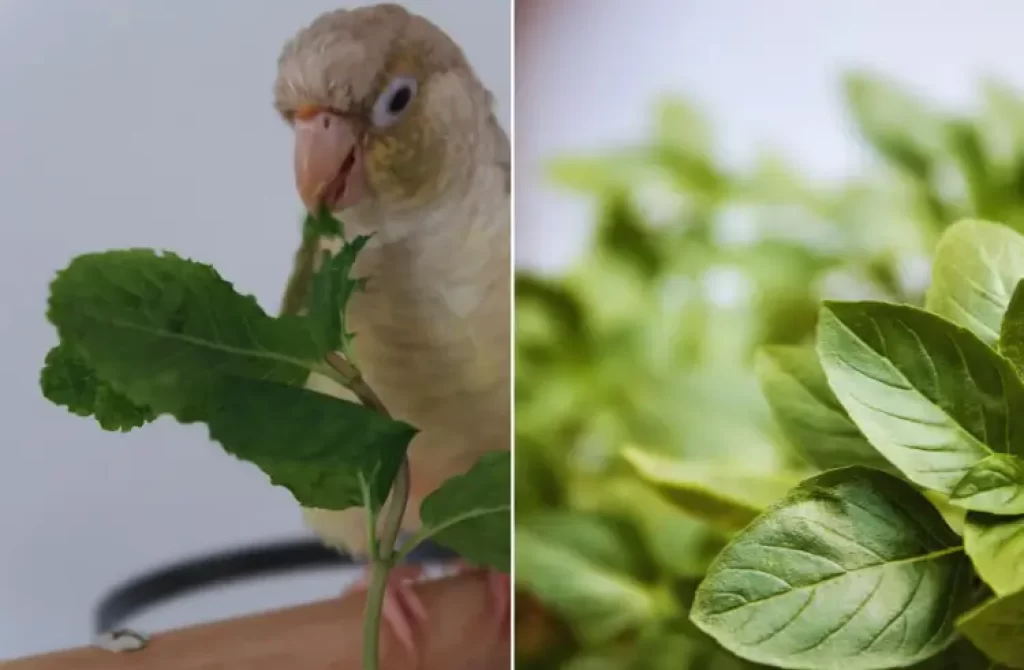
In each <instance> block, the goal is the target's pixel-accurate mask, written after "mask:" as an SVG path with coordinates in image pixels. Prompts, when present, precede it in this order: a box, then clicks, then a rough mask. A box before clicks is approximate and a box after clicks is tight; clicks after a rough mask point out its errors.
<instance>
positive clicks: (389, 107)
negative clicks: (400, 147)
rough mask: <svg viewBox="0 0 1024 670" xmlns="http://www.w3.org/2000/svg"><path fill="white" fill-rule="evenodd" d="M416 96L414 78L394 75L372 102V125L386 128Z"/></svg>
mask: <svg viewBox="0 0 1024 670" xmlns="http://www.w3.org/2000/svg"><path fill="white" fill-rule="evenodd" d="M414 97H416V80H415V79H413V78H412V77H395V78H394V79H392V80H391V82H390V83H388V85H387V86H386V87H385V88H384V91H383V92H382V93H381V94H380V96H379V97H378V98H377V102H375V103H373V111H372V118H371V119H370V120H371V121H372V122H373V125H375V126H377V127H378V128H386V127H387V126H390V125H391V124H393V123H394V122H395V121H397V120H398V119H399V117H400V116H401V115H402V112H404V111H405V110H406V109H407V108H408V107H409V103H411V102H412V99H413V98H414Z"/></svg>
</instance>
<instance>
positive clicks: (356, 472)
mask: <svg viewBox="0 0 1024 670" xmlns="http://www.w3.org/2000/svg"><path fill="white" fill-rule="evenodd" d="M207 421H208V423H209V428H210V437H211V438H212V439H214V440H216V441H217V442H220V443H221V444H222V445H223V446H224V449H225V450H227V451H228V452H229V453H231V454H234V455H235V456H237V457H239V458H241V459H244V460H247V461H250V462H252V463H255V464H256V465H257V466H258V467H259V468H260V469H261V470H263V471H264V472H265V473H267V475H268V476H269V477H270V479H271V481H272V482H273V483H274V484H277V485H280V486H283V487H285V488H287V489H288V490H289V491H291V492H292V494H293V495H294V496H295V498H296V499H297V500H298V501H299V503H300V504H302V505H303V506H304V507H316V508H321V509H333V510H340V509H345V508H347V507H361V506H363V495H362V488H361V485H360V478H363V479H364V480H365V481H367V482H368V483H369V484H370V495H371V504H372V505H373V506H374V508H375V509H379V508H380V505H381V504H383V502H384V500H385V499H386V498H387V494H388V492H389V491H390V490H391V485H392V483H393V482H394V480H395V476H396V475H397V473H398V468H399V466H400V465H401V463H402V459H404V458H405V452H406V450H407V449H408V446H409V442H410V441H411V440H412V438H413V437H414V436H415V435H416V429H414V428H413V427H412V426H409V425H408V424H405V423H401V422H398V421H393V420H391V419H388V418H386V417H384V416H382V415H380V414H378V413H376V412H374V411H373V410H370V409H368V408H365V407H363V406H362V405H357V404H355V403H350V402H346V401H343V400H339V399H337V398H333V397H331V396H327V395H323V394H320V393H316V392H315V391H310V390H307V389H303V388H295V387H290V386H283V385H281V384H276V383H272V382H265V381H260V380H255V379H245V378H234V377H227V378H225V379H223V380H222V381H221V382H220V383H219V384H218V385H217V388H216V392H215V393H214V395H213V400H212V402H211V404H210V409H209V418H208V420H207Z"/></svg>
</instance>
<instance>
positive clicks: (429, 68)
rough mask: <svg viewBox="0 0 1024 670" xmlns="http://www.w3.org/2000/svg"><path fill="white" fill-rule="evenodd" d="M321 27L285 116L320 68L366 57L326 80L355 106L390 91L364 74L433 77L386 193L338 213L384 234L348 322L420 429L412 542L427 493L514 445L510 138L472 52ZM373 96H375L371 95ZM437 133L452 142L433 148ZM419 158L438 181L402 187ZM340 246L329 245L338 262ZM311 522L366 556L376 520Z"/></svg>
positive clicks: (409, 29) (313, 383) (310, 518)
mask: <svg viewBox="0 0 1024 670" xmlns="http://www.w3.org/2000/svg"><path fill="white" fill-rule="evenodd" d="M360 11H362V12H364V13H363V14H359V12H360ZM373 11H376V12H378V13H377V14H376V15H373V14H370V12H373ZM374 19H375V20H374ZM318 22H319V23H317V22H314V24H313V25H312V26H311V27H310V28H308V29H307V30H306V31H304V32H303V33H300V34H299V36H297V37H296V39H295V40H293V41H292V42H291V43H289V45H288V46H286V48H285V52H284V54H283V55H282V62H281V74H280V75H279V78H278V82H277V85H276V87H275V91H276V93H277V103H278V108H279V109H281V110H282V112H283V113H285V114H286V115H287V110H288V108H289V107H290V106H297V105H301V104H305V103H306V102H307V101H308V100H309V99H310V98H311V97H316V95H317V94H318V92H317V91H316V90H315V88H310V86H311V85H310V84H309V82H310V81H316V80H317V77H316V74H315V69H316V68H317V67H319V68H321V70H322V72H324V73H326V72H332V73H336V74H335V75H334V76H336V77H342V76H344V75H343V74H341V73H343V72H344V68H343V67H342V66H340V65H339V62H345V61H346V59H348V58H351V57H352V54H353V53H356V54H358V62H357V61H347V62H348V63H349V66H350V67H351V68H359V74H358V76H356V77H354V78H352V79H351V80H345V81H337V82H336V81H331V80H329V79H328V80H326V81H327V83H326V84H325V86H326V88H327V89H332V90H334V91H335V92H336V93H335V94H336V95H340V96H344V97H346V99H347V100H350V101H358V100H359V99H360V98H361V97H372V96H373V94H374V90H373V88H374V84H373V83H372V82H374V81H379V80H380V77H377V75H376V73H366V72H364V71H363V70H362V68H365V67H381V68H385V69H386V68H387V67H388V64H389V63H394V62H407V61H408V60H409V59H412V58H419V60H418V61H417V63H419V64H421V65H422V66H423V68H424V75H423V83H422V84H421V86H420V91H419V96H420V98H421V100H420V101H419V104H420V107H419V111H418V112H417V114H416V117H415V118H414V119H410V121H409V123H410V124H412V123H413V122H415V123H416V124H417V127H410V128H406V129H405V130H403V133H404V135H396V136H391V137H384V138H381V140H380V143H379V147H378V148H376V149H375V148H373V147H368V148H367V152H368V154H367V155H368V158H367V162H368V166H367V172H368V174H369V176H370V178H371V188H373V189H374V197H371V198H368V199H366V200H365V201H363V202H360V203H359V204H358V205H356V206H355V207H352V208H350V209H347V210H345V211H341V212H338V213H337V215H338V216H339V218H340V219H341V220H342V221H343V222H344V225H345V230H346V234H347V235H348V236H349V237H351V236H353V235H357V234H372V235H373V237H372V239H371V241H370V243H369V244H368V245H367V247H366V249H365V250H364V251H363V253H362V255H361V256H360V258H359V261H358V263H357V265H356V268H355V272H354V274H355V275H356V276H366V277H368V278H369V281H368V283H367V287H366V291H365V292H362V293H358V294H357V295H356V296H355V297H354V298H353V300H352V303H351V305H350V308H349V312H348V319H349V324H350V328H349V329H350V330H351V331H353V332H355V333H356V338H355V342H354V355H355V359H356V363H357V364H358V365H359V367H360V368H361V370H362V371H363V374H364V376H365V378H366V380H367V382H368V383H369V384H370V386H371V387H372V388H373V389H374V391H375V392H376V393H377V395H378V396H380V398H381V400H382V401H383V403H384V404H385V406H386V407H387V408H388V410H389V411H390V412H391V413H392V415H393V416H394V417H395V418H398V419H401V420H404V421H406V422H408V423H410V424H412V425H413V426H415V427H416V428H417V429H419V431H420V433H419V434H418V435H417V436H416V438H415V439H414V440H413V442H412V444H411V446H410V449H409V464H410V473H411V497H410V501H409V505H408V507H407V510H406V515H405V518H404V521H403V529H405V530H407V531H412V530H415V529H416V528H418V527H419V514H418V508H419V504H420V502H421V501H422V499H423V498H424V497H425V496H427V495H429V494H430V493H431V492H433V491H434V490H436V489H437V488H438V487H439V486H440V485H441V484H442V483H443V482H444V481H445V480H446V479H447V478H449V477H451V476H453V475H456V474H459V473H462V472H465V471H466V470H468V469H469V468H470V467H471V466H472V465H473V464H474V463H475V462H476V460H477V459H478V458H479V457H480V456H481V455H482V454H483V453H484V452H486V451H489V450H502V449H509V448H510V447H511V434H510V419H511V415H510V412H511V408H510V401H511V398H510V383H511V380H510V364H511V353H510V325H511V324H510V307H511V304H510V302H511V298H510V293H511V284H510V282H511V254H510V249H511V221H510V203H509V179H510V172H509V169H510V165H509V159H510V156H509V143H508V138H507V136H506V135H505V133H504V131H503V130H502V129H501V127H500V126H499V124H498V123H497V121H496V119H495V117H494V115H493V111H492V109H491V106H492V99H491V96H490V94H489V93H488V92H487V91H486V89H484V87H483V86H482V85H481V84H480V83H479V81H478V80H477V79H476V77H475V75H474V74H473V73H472V70H471V69H470V68H469V66H468V65H466V64H465V62H464V61H463V60H462V57H461V52H459V51H458V49H457V48H456V47H454V45H452V44H451V43H450V41H447V38H446V37H445V36H444V35H443V33H441V32H440V30H439V29H437V28H436V27H434V26H432V25H431V24H429V23H427V22H426V21H425V20H423V19H420V18H419V17H415V16H413V15H410V14H407V13H405V11H404V10H397V9H396V8H395V7H393V6H383V7H377V8H372V9H370V10H357V11H354V12H335V13H332V14H331V15H328V16H327V17H322V18H321V19H318ZM330 30H333V31H334V32H330ZM345 36H347V41H346V39H345ZM423 44H427V45H428V46H427V47H426V48H423ZM324 45H328V46H324ZM404 45H411V46H410V47H409V48H408V49H406V47H405V46H404ZM410 50H411V51H410ZM319 80H320V81H325V78H324V77H320V79H319ZM356 81H360V82H364V83H363V84H358V85H357V84H354V83H353V82H356ZM359 86H365V87H366V88H367V91H366V92H365V94H364V95H362V96H361V92H360V90H359ZM338 91H341V92H342V93H337V92H338ZM323 95H329V92H328V91H326V90H325V91H324V92H323ZM335 104H338V103H337V102H336V103H335ZM353 104H354V103H353ZM403 138H404V139H403ZM437 138H442V139H443V144H436V143H434V142H431V141H430V140H432V139H435V140H436V139H437ZM417 142H418V143H419V144H418V145H417V144H416V143H417ZM409 143H411V144H413V145H416V146H415V147H413V148H412V149H410V148H409ZM416 147H418V149H417V148H416ZM417 150H418V151H419V154H420V157H421V158H422V160H424V161H428V162H432V163H433V169H432V170H430V176H429V179H423V180H422V181H421V182H420V183H417V184H414V185H412V186H410V184H408V183H404V184H403V183H402V182H401V181H400V174H401V171H400V170H397V169H392V170H391V171H390V172H389V166H388V163H387V161H388V160H389V158H391V157H393V156H394V155H395V154H396V153H402V152H403V151H405V152H407V151H417ZM371 160H376V161H377V163H370V161H371ZM374 179H376V181H374ZM339 247H340V245H339V244H337V243H335V244H329V243H325V244H324V248H327V249H329V250H331V251H332V252H337V250H338V248H339ZM307 386H308V387H309V388H312V389H314V390H317V391H320V392H323V393H328V394H331V395H335V396H338V397H344V398H347V399H351V400H354V396H353V395H352V394H351V393H350V392H349V391H347V390H346V389H344V388H342V387H340V386H338V385H337V384H336V383H334V382H332V381H331V380H329V379H327V378H325V377H320V376H314V377H312V378H311V379H310V380H309V382H308V384H307ZM303 513H304V517H305V520H306V522H307V523H308V524H309V525H310V526H311V527H312V528H313V529H314V530H315V531H316V532H317V533H318V535H319V536H320V537H321V538H322V539H323V540H324V541H325V542H326V543H328V544H330V545H332V546H334V547H337V548H339V549H344V550H348V551H350V552H353V553H357V554H365V552H366V550H367V546H366V517H365V514H364V511H363V510H362V509H350V510H344V511H340V512H338V511H330V510H320V509H305V510H304V511H303Z"/></svg>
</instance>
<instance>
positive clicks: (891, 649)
mask: <svg viewBox="0 0 1024 670" xmlns="http://www.w3.org/2000/svg"><path fill="white" fill-rule="evenodd" d="M959 539H960V538H959V537H957V535H956V534H955V533H953V532H952V531H951V530H950V529H949V528H948V527H947V526H946V524H945V522H944V521H943V520H942V517H941V516H940V515H939V514H938V512H936V511H935V509H934V508H933V507H932V506H931V505H930V504H929V503H928V502H927V501H926V500H925V499H924V498H923V497H922V496H921V494H919V493H918V492H917V491H915V490H914V488H913V487H912V486H911V485H910V484H908V483H907V482H904V481H903V480H901V479H898V478H896V477H894V476H892V475H889V474H886V473H884V472H880V471H877V470H872V469H869V468H864V467H860V466H854V467H849V468H842V469H838V470H830V471H828V472H825V473H822V474H820V475H817V476H815V477H812V478H810V479H808V480H806V481H804V482H803V483H802V484H800V485H799V486H798V487H797V488H796V489H794V490H793V491H792V492H791V493H790V494H789V495H788V496H786V498H785V499H784V500H782V501H781V502H779V503H778V504H776V505H774V506H773V507H772V508H770V509H769V510H768V511H767V512H765V513H764V514H763V515H761V516H760V517H759V518H758V519H757V520H756V521H754V522H753V523H752V524H751V525H750V526H749V527H748V528H747V529H746V530H744V531H743V532H742V533H741V534H740V535H738V536H737V537H736V538H735V539H734V540H733V541H732V542H730V543H729V545H728V546H727V547H726V548H725V549H724V550H723V551H722V553H720V554H719V555H718V558H717V559H716V560H715V562H714V563H713V564H712V565H711V568H710V569H709V570H708V574H707V577H706V578H705V579H704V581H703V582H702V583H701V585H700V586H699V587H698V589H697V594H696V598H695V600H694V604H693V610H692V614H691V617H692V619H693V621H694V623H695V624H697V626H698V627H699V628H701V629H702V630H703V631H704V632H706V633H708V634H709V635H711V636H712V637H714V638H715V639H716V640H717V641H718V642H719V643H720V644H721V645H722V646H723V647H725V648H726V649H728V650H730V651H732V652H733V653H734V654H736V655H738V656H741V657H743V658H746V659H748V660H751V661H754V662H757V663H764V664H766V665H770V666H773V667H779V668H790V669H793V670H821V669H822V668H843V669H844V670H882V669H883V668H893V667H904V666H907V665H911V664H913V663H916V662H919V661H923V660H925V659H927V658H930V657H931V656H933V655H935V654H937V653H939V652H940V651H942V650H943V649H944V648H946V647H947V646H948V645H949V644H950V643H952V642H953V641H954V639H955V637H956V636H955V630H954V627H953V619H954V617H955V616H956V615H957V614H959V613H960V612H961V611H963V609H965V608H966V607H967V606H968V605H967V601H968V598H969V595H970V587H971V578H972V576H971V570H970V561H969V560H968V559H967V557H966V556H965V555H964V553H963V551H962V548H961V547H960V542H959Z"/></svg>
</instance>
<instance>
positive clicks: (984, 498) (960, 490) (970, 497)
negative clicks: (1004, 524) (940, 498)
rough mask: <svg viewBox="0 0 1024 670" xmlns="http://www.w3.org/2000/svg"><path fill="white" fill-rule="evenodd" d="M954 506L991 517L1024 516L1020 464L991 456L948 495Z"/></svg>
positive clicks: (1009, 458)
mask: <svg viewBox="0 0 1024 670" xmlns="http://www.w3.org/2000/svg"><path fill="white" fill-rule="evenodd" d="M949 500H950V502H952V503H953V504H954V505H959V506H960V507H963V508H965V509H975V510H984V511H988V512H992V513H994V514H1004V515H1011V516H1012V515H1014V514H1024V461H1021V459H1019V458H1017V457H1016V456H1013V455H1011V454H992V455H991V456H989V457H988V458H986V459H984V460H982V461H979V462H978V463H976V464H975V465H973V466H972V467H971V469H970V470H968V471H967V473H966V474H965V475H964V476H963V479H961V480H960V481H959V482H957V483H956V486H955V487H954V488H953V490H952V491H951V492H950V494H949Z"/></svg>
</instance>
